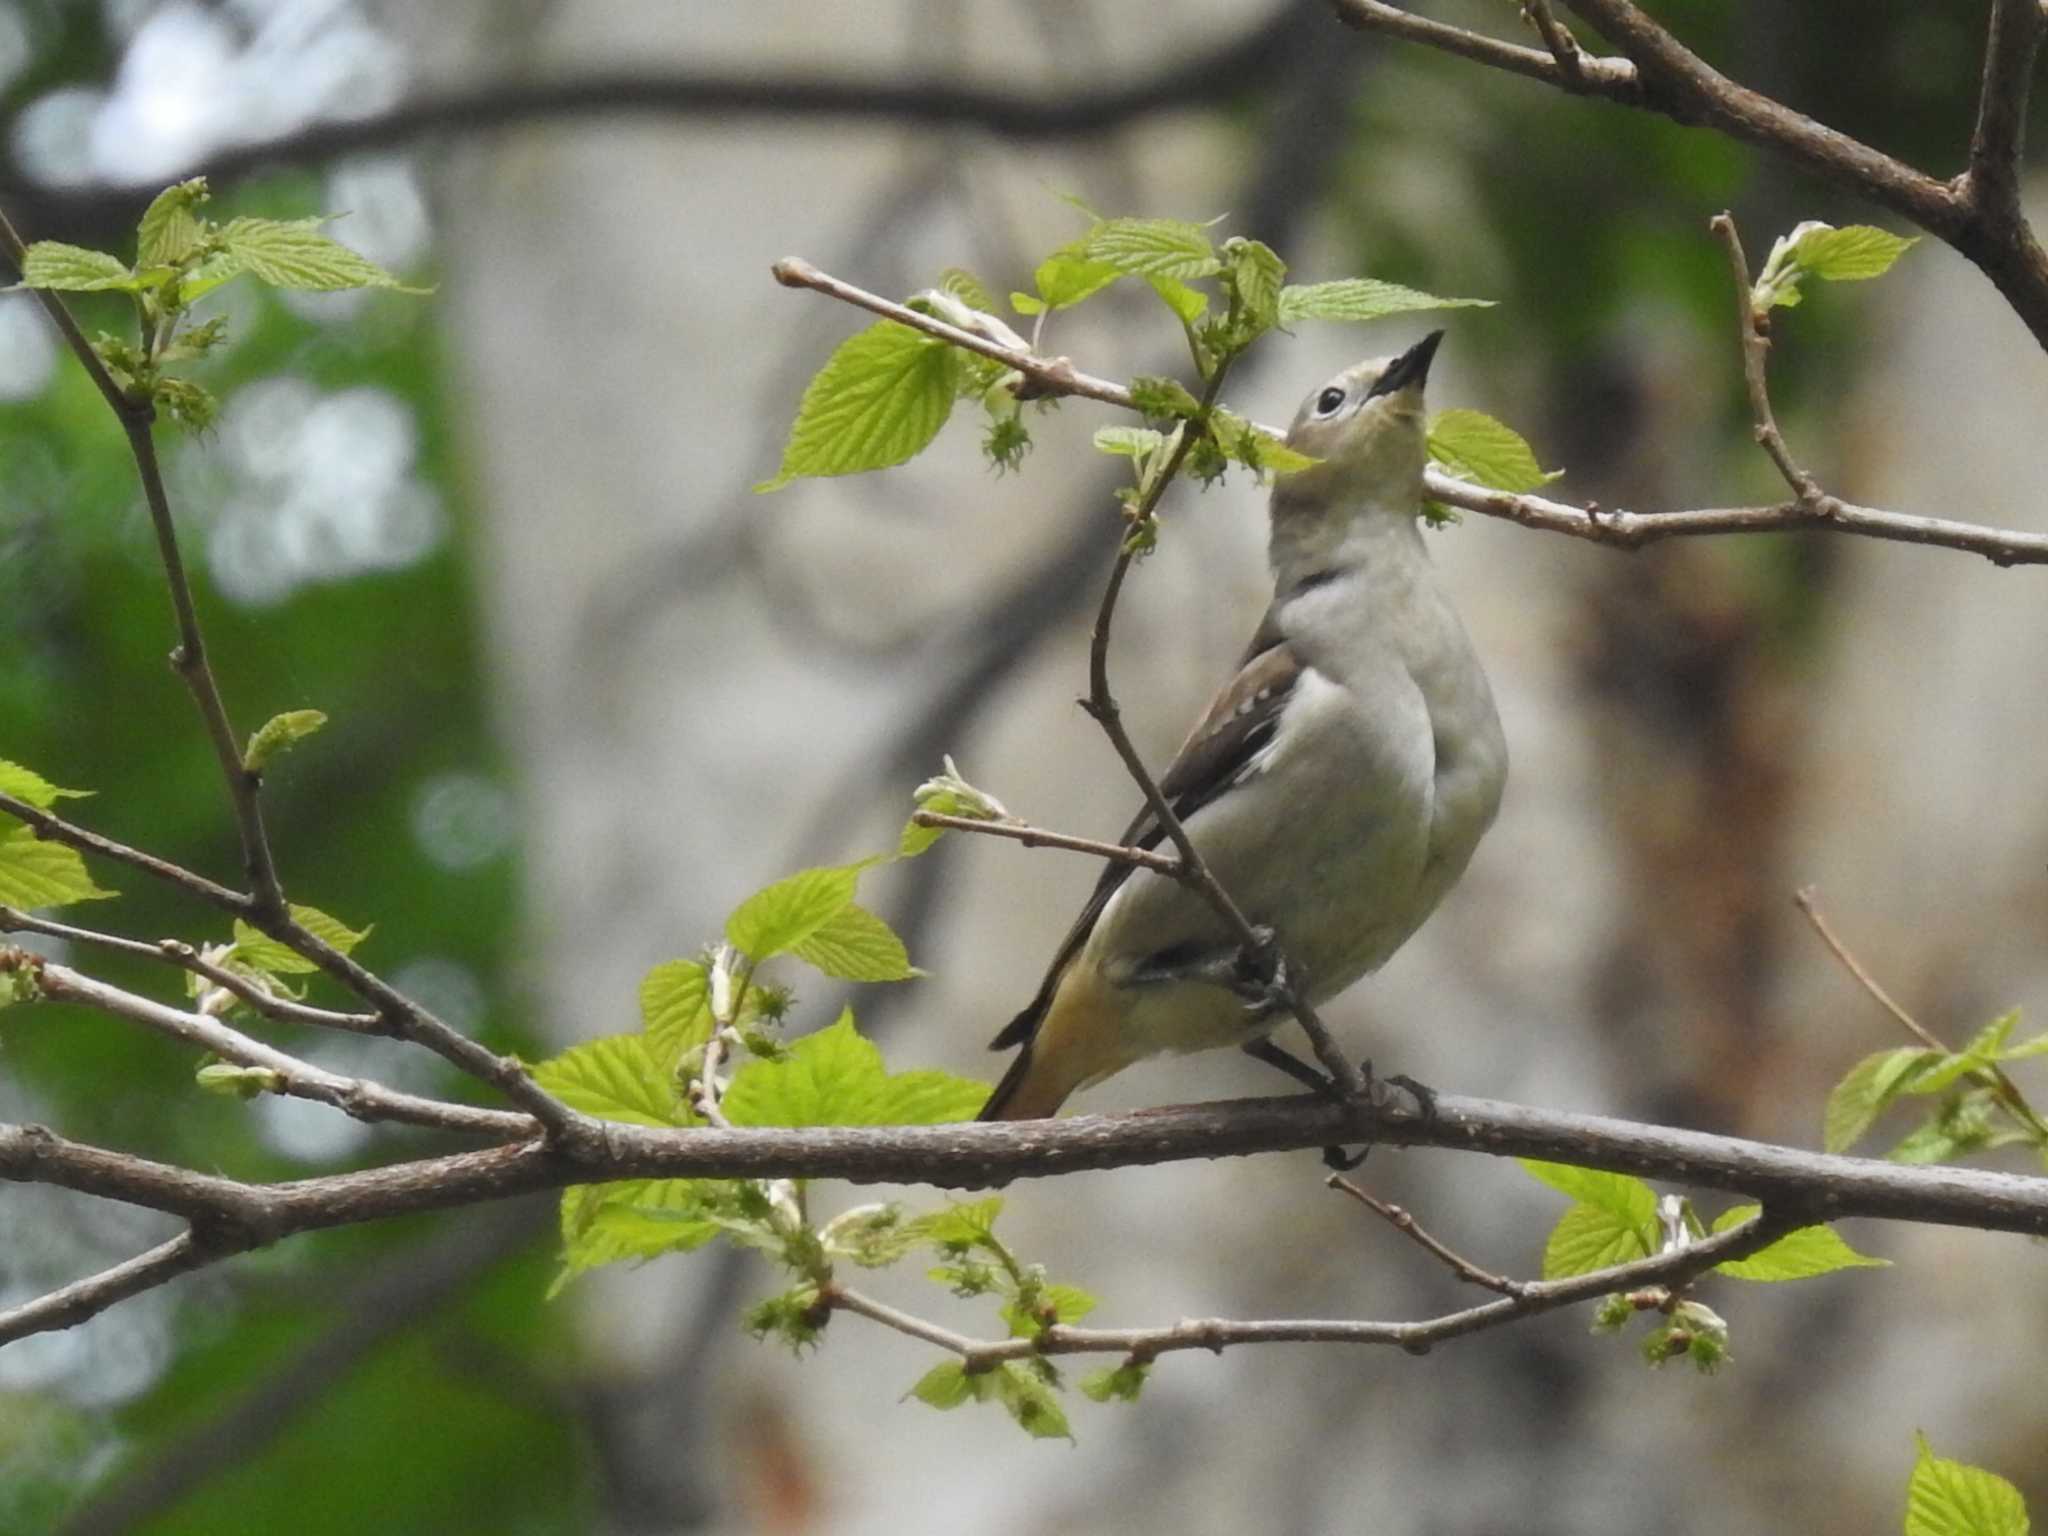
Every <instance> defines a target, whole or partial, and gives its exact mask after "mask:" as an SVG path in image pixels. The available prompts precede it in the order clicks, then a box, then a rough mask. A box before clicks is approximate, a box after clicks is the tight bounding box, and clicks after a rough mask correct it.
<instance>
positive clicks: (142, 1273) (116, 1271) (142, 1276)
mask: <svg viewBox="0 0 2048 1536" xmlns="http://www.w3.org/2000/svg"><path fill="white" fill-rule="evenodd" d="M215 1257H216V1255H214V1254H213V1253H211V1252H209V1251H208V1250H207V1249H206V1248H205V1247H204V1246H202V1245H201V1244H200V1243H199V1242H197V1241H196V1240H194V1238H193V1236H192V1234H191V1233H190V1232H180V1233H179V1234H178V1235H177V1236H176V1237H174V1238H172V1239H170V1241H168V1242H164V1243H159V1244H157V1245H156V1247H154V1248H152V1249H150V1250H149V1251H148V1252H146V1253H139V1254H137V1255H136V1256H135V1257H134V1258H132V1259H125V1260H123V1261H122V1262H121V1263H119V1264H115V1265H112V1266H110V1267H108V1268H106V1269H103V1270H101V1271H100V1272H99V1273H98V1274H96V1275H89V1276H87V1277H86V1278H85V1279H83V1280H76V1281H73V1282H72V1283H71V1284H70V1285H64V1286H59V1287H58V1288H57V1289H56V1290H54V1291H50V1292H47V1293H46V1294H44V1295H41V1296H38V1297H36V1298H35V1300H33V1301H25V1302H23V1303H22V1304H21V1305H20V1306H17V1307H9V1308H7V1309H6V1310H5V1311H0V1344H5V1343H7V1342H9V1341H10V1340H13V1339H19V1338H24V1337H26V1336H27V1335H29V1334H31V1333H47V1332H49V1331H50V1330H51V1329H55V1328H73V1327H76V1326H77V1325H78V1324H80V1323H82V1322H84V1321H86V1320H87V1319H88V1318H91V1317H96V1316H98V1315H99V1314H100V1313H102V1312H104V1311H106V1310H107V1308H109V1307H111V1306H112V1305H114V1303H115V1302H117V1301H126V1300H127V1299H128V1298H129V1297H130V1296H139V1295H141V1294H142V1293H143V1292H144V1291H151V1290H155V1289H156V1288H157V1287H158V1286H160V1285H163V1284H165V1283H167V1282H168V1281H171V1280H174V1279H176V1278H177V1277H178V1276H179V1275H182V1274H186V1273H188V1272H189V1271H191V1270H195V1269H199V1268H201V1267H203V1266H204V1265H206V1264H209V1263H211V1262H212V1261H213V1259H214V1258H215Z"/></svg>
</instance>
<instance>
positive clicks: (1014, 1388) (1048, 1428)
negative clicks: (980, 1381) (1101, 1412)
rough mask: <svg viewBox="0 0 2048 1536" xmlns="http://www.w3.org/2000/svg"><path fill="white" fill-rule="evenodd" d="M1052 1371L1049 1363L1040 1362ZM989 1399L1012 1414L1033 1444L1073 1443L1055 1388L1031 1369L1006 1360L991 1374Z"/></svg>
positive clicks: (1029, 1366)
mask: <svg viewBox="0 0 2048 1536" xmlns="http://www.w3.org/2000/svg"><path fill="white" fill-rule="evenodd" d="M1038 1364H1039V1365H1040V1366H1041V1368H1043V1369H1045V1370H1050V1369H1051V1367H1050V1363H1049V1362H1038ZM987 1380H988V1381H989V1383H990V1385H989V1387H988V1389H987V1391H988V1395H989V1396H991V1397H993V1398H994V1399H995V1400H996V1401H997V1402H999V1403H1001V1404H1002V1405H1003V1406H1004V1407H1005V1408H1007V1409H1008V1410H1009V1411H1010V1417H1011V1418H1013V1419H1015V1420H1016V1421H1017V1423H1018V1425H1019V1427H1020V1428H1022V1429H1023V1431H1024V1433H1026V1434H1027V1435H1029V1436H1031V1438H1032V1439H1034V1440H1072V1439H1073V1438H1074V1433H1073V1431H1072V1430H1071V1429H1069V1428H1068V1427H1067V1414H1066V1410H1065V1409H1064V1408H1062V1407H1061V1406H1060V1400H1059V1397H1058V1395H1057V1394H1056V1393H1055V1391H1054V1390H1053V1387H1052V1384H1051V1383H1050V1382H1048V1381H1047V1380H1046V1379H1045V1377H1044V1376H1042V1375H1040V1374H1039V1370H1037V1369H1034V1368H1033V1366H1032V1365H1029V1364H1026V1363H1024V1362H1022V1361H1017V1360H1005V1361H1004V1362H1003V1363H1002V1364H1001V1365H999V1366H997V1367H996V1368H995V1369H994V1370H992V1371H990V1372H988V1374H987Z"/></svg>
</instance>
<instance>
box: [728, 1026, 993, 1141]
mask: <svg viewBox="0 0 2048 1536" xmlns="http://www.w3.org/2000/svg"><path fill="white" fill-rule="evenodd" d="M987 1098H988V1088H987V1086H986V1085H985V1084H982V1083H976V1082H972V1081H970V1080H969V1079H967V1078H961V1077H954V1076H953V1075H952V1074H951V1073H947V1072H933V1071H921V1072H899V1073H896V1074H894V1075H891V1074H890V1073H889V1072H888V1071H886V1070H885V1069H884V1067H883V1065H882V1053H881V1052H880V1051H879V1050H877V1049H876V1048H875V1046H874V1043H873V1042H872V1041H869V1040H867V1039H865V1038H863V1037H862V1036H861V1035H860V1034H859V1033H858V1032H857V1031H856V1030H855V1029H854V1027H853V1013H852V1011H851V1010H847V1011H845V1012H842V1013H841V1014H840V1015H839V1018H838V1021H837V1022H836V1023H834V1024H832V1025H831V1026H830V1027H829V1028H826V1029H821V1030H819V1031H817V1033H815V1034H811V1035H806V1036H805V1037H804V1038H803V1039H801V1040H798V1041H796V1042H795V1043H794V1044H793V1045H791V1046H790V1048H789V1050H788V1052H787V1053H786V1054H785V1055H784V1056H782V1057H781V1059H779V1060H776V1061H750V1062H748V1063H747V1064H746V1065H745V1066H744V1067H742V1068H740V1070H739V1071H738V1072H736V1073H734V1074H733V1079H732V1082H731V1084H730V1085H729V1086H728V1087H727V1088H726V1091H725V1100H724V1105H725V1113H726V1115H727V1117H728V1118H729V1119H731V1121H732V1122H733V1124H735V1125H782V1126H797V1125H939V1124H944V1123H948V1122H951V1121H957V1120H970V1119H972V1118H973V1117H974V1116H975V1115H976V1114H977V1113H978V1112H979V1111H980V1109H981V1106H982V1104H983V1103H984V1102H985V1101H986V1100H987Z"/></svg>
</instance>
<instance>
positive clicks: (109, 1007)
mask: <svg viewBox="0 0 2048 1536" xmlns="http://www.w3.org/2000/svg"><path fill="white" fill-rule="evenodd" d="M36 980H37V985H38V988H39V990H40V991H41V993H42V995H43V996H44V997H46V998H48V999H49V1000H50V1001H52V1002H58V1003H79V1004H82V1005H84V1006H85V1007H88V1008H96V1009H98V1010H99V1011H100V1012H101V1013H106V1014H111V1015H112V1016H113V1017H115V1018H119V1019H126V1020H128V1021H129V1022H130V1023H133V1024H140V1025H142V1026H143V1027H144V1028H146V1029H153V1030H155V1031H156V1032H157V1033H158V1034H161V1035H168V1036H169V1037H170V1038H172V1039H173V1040H182V1041H183V1042H184V1043H185V1044H187V1045H193V1046H197V1047H199V1048H200V1049H201V1050H206V1051H211V1052H212V1053H213V1054H214V1055H216V1056H218V1057H220V1058H221V1060H223V1061H227V1062H232V1063H234V1064H235V1065H237V1066H243V1067H250V1068H254V1069H256V1070H258V1071H261V1072H264V1073H266V1074H268V1077H267V1080H266V1081H265V1082H264V1083H263V1085H262V1091H264V1092H269V1093H280V1094H284V1095H285V1096H287V1097H289V1098H295V1099H312V1100H315V1101H316V1102H318V1103H321V1104H331V1105H332V1106H334V1108H336V1109H339V1110H341V1111H342V1112H343V1113H344V1114H347V1115H348V1116H350V1117H351V1118H352V1119H356V1120H363V1121H367V1122H369V1123H371V1124H375V1123H377V1122H379V1121H385V1120H389V1121H397V1122H399V1123H401V1124H405V1125H423V1126H428V1127H431V1128H432V1129H434V1130H441V1131H461V1132H465V1133H467V1134H470V1135H486V1136H495V1137H498V1138H500V1139H507V1138H518V1137H525V1136H532V1135H535V1134H537V1133H538V1131H539V1129H540V1127H539V1125H538V1124H537V1123H536V1122H535V1121H534V1120H533V1118H532V1117H531V1116H528V1115H517V1114H511V1113H509V1112H507V1111H505V1110H501V1109H481V1108H478V1107H476V1106H474V1105H469V1104H448V1103H444V1102H442V1101H441V1100H438V1099H428V1098H422V1097H420V1096H419V1095H417V1094H411V1093H401V1092H399V1091H398V1090H396V1089H393V1088H386V1087H384V1086H383V1085H382V1084H381V1083H375V1082H371V1081H369V1080H368V1079H365V1078H359V1077H346V1076H343V1075H342V1074H341V1073H338V1072H330V1071H328V1070H327V1069H326V1068H325V1067H317V1066H315V1065H314V1064H313V1063H312V1062H310V1061H305V1060H303V1059H301V1058H300V1057H297V1056H293V1055H291V1054H290V1053H289V1052H286V1051H281V1050H279V1049H277V1048H276V1047H275V1046H272V1045H266V1044H264V1043H263V1042H262V1041H260V1040H255V1039H252V1038H250V1037H249V1036H248V1035H245V1034H243V1033H242V1032H241V1031H240V1030H238V1029H235V1028H232V1027H231V1026H229V1025H226V1024H223V1023H221V1021H220V1020H218V1019H213V1018H208V1017H207V1016H206V1015H205V1014H202V1013H188V1012H186V1011H184V1010H183V1009H180V1008H172V1007H169V1006H168V1005H166V1004H163V1003H159V1002H157V1001H155V1000H154V999H152V998H147V997H140V996H138V995H136V994H135V993H133V992H125V991H123V990H122V989H120V988H119V987H114V986H109V985H108V984H107V983H106V982H103V981H96V980H94V979H93V978H92V977H90V976H86V975H83V974H81V973H80V972H78V971H75V970H73V969H71V967H69V966H67V965H58V964H56V963H55V962H54V961H44V962H43V963H41V964H39V965H37V966H36Z"/></svg>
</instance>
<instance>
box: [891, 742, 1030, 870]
mask: <svg viewBox="0 0 2048 1536" xmlns="http://www.w3.org/2000/svg"><path fill="white" fill-rule="evenodd" d="M941 761H942V762H943V763H944V764H945V771H944V772H943V773H941V774H939V775H938V776H937V777H935V778H930V779H926V780H925V781H924V782H923V783H922V784H920V785H918V786H917V788H916V789H915V790H913V791H911V796H910V798H911V803H912V804H913V805H915V806H916V807H917V808H918V809H919V810H921V811H934V812H936V813H938V814H939V815H941V816H962V817H965V818H967V819H968V820H971V821H1007V820H1008V819H1009V817H1010V813H1009V810H1008V809H1007V808H1006V807H1005V806H1004V805H1003V802H1002V801H1000V800H998V799H997V798H996V797H995V796H994V795H992V794H990V793H989V792H988V791H987V790H984V789H978V788H976V787H975V786H974V785H972V784H970V783H968V782H967V780H966V778H965V777H963V776H962V774H961V772H960V769H959V767H958V766H957V765H956V764H955V763H954V761H953V759H952V756H951V755H950V754H948V755H947V756H946V757H944V758H943V759H941ZM945 831H946V829H945V828H944V827H921V826H919V825H918V824H917V823H916V822H915V821H909V822H906V823H905V824H904V827H903V836H902V838H901V839H900V841H899V843H898V846H897V857H898V858H905V859H910V858H915V857H916V856H917V855H918V854H920V853H923V852H924V851H925V849H927V848H929V847H931V845H932V844H933V843H935V842H937V841H938V840H939V839H940V838H941V837H943V836H944V835H945Z"/></svg>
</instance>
